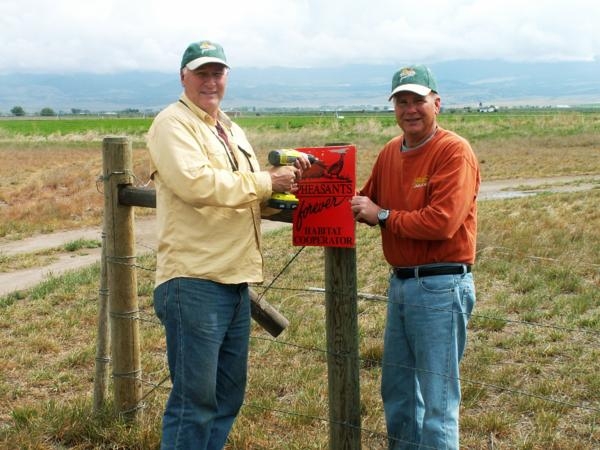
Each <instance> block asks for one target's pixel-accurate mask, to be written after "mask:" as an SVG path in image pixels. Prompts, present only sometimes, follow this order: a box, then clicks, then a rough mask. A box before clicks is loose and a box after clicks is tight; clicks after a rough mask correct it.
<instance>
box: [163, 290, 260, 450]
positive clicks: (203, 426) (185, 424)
mask: <svg viewBox="0 0 600 450" xmlns="http://www.w3.org/2000/svg"><path fill="white" fill-rule="evenodd" d="M154 309H155V311H156V315H157V316H158V318H159V319H160V321H161V322H162V324H163V325H164V327H165V332H166V338H167V357H168V361H169V372H170V375H171V382H172V384H173V388H172V389H171V393H170V395H169V398H168V400H167V405H166V408H165V412H164V416H163V424H162V442H161V449H163V450H164V449H181V450H191V449H193V450H205V449H206V450H221V449H222V448H223V447H224V446H225V442H226V441H227V436H228V434H229V431H230V430H231V427H232V425H233V422H234V420H235V418H236V416H237V414H238V412H239V410H240V408H241V406H242V403H243V401H244V393H245V390H246V377H247V366H248V339H249V335H250V298H249V296H248V285H247V284H245V283H244V284H239V285H238V284H236V285H225V284H219V283H215V282H212V281H208V280H200V279H193V278H175V279H173V280H169V281H166V282H165V283H163V284H161V285H159V286H157V287H156V289H155V290H154Z"/></svg>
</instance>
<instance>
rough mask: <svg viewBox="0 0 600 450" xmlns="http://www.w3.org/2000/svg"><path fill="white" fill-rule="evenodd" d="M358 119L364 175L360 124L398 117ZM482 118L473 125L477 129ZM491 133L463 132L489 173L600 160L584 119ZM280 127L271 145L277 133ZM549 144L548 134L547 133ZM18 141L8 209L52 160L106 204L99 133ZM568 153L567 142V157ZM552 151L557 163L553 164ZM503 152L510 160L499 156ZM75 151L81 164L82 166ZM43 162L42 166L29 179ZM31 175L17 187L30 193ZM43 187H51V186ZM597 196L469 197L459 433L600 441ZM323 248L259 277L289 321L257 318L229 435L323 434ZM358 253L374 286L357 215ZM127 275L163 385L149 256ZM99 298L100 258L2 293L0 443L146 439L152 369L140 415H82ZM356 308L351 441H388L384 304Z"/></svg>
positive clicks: (281, 444) (478, 442) (274, 250)
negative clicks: (245, 384) (22, 170)
mask: <svg viewBox="0 0 600 450" xmlns="http://www.w3.org/2000/svg"><path fill="white" fill-rule="evenodd" d="M550 123H551V124H553V125H556V122H550ZM344 126H346V125H344ZM361 126H362V128H360V129H359V131H356V135H354V137H353V139H352V142H355V143H358V142H361V144H357V146H358V148H359V169H358V172H359V174H362V175H359V178H362V179H363V180H364V179H365V178H366V173H368V169H366V168H365V167H364V166H365V165H369V164H370V163H371V161H372V159H373V157H374V155H375V154H376V152H377V150H378V147H379V143H378V142H379V141H376V140H373V141H372V142H373V143H370V144H369V143H368V142H367V141H368V140H369V136H370V135H371V134H372V133H381V134H383V133H386V134H387V133H389V134H390V135H391V134H392V133H393V132H395V130H393V129H391V128H389V127H383V128H382V127H381V125H379V124H378V123H365V124H363V125H361ZM463 126H464V127H466V125H463ZM357 127H358V125H357ZM357 129H358V128H357ZM465 129H467V128H465ZM494 129H495V128H494ZM353 130H355V128H352V130H350V131H348V130H345V131H344V130H341V131H340V130H336V131H335V133H340V134H335V133H332V135H328V134H326V133H323V132H322V131H319V130H316V131H315V130H313V131H311V133H315V134H310V140H311V142H312V140H314V141H317V140H318V141H319V142H316V143H315V144H314V145H319V144H320V143H321V142H323V143H324V142H331V141H335V140H340V139H339V138H340V135H341V134H342V133H351V132H355V131H353ZM477 130H479V128H476V127H474V128H472V129H471V131H472V132H473V133H474V132H475V131H477ZM252 133H253V131H252V130H249V135H251V140H252V141H253V142H254V144H255V147H256V148H257V150H258V152H259V154H260V155H263V156H264V158H263V160H266V151H267V150H268V149H270V148H273V147H287V146H297V145H300V144H298V143H302V144H301V145H306V142H307V141H308V140H309V138H308V137H307V136H306V135H303V134H302V132H301V131H297V132H292V133H290V131H289V130H281V131H277V130H272V131H270V132H269V133H264V132H263V133H256V135H253V134H252ZM359 135H360V137H358V136H359ZM377 139H379V140H381V139H384V138H382V137H381V136H379V137H378V138H377ZM488 139H489V140H490V141H489V142H488V140H487V139H484V138H477V140H476V142H475V143H474V147H475V149H476V151H477V153H478V155H480V158H483V156H481V155H484V156H485V159H486V160H485V162H483V165H486V167H488V168H489V167H492V168H493V170H494V172H493V173H492V174H490V176H491V177H495V174H496V172H499V173H506V174H507V176H499V177H498V178H508V177H509V176H513V177H522V178H526V177H529V176H538V175H534V174H538V173H539V174H541V175H543V176H553V175H560V174H564V173H566V172H565V171H564V168H563V167H562V166H561V165H560V164H557V162H558V161H560V160H561V158H562V160H563V165H564V164H565V162H566V161H567V160H568V161H569V167H570V170H572V171H573V172H569V173H587V174H599V173H600V161H599V160H598V154H599V153H600V152H599V151H598V150H599V149H600V145H599V139H600V138H598V137H593V136H592V137H590V136H588V135H587V134H585V136H584V139H582V140H581V141H579V140H578V139H577V138H576V137H573V136H572V137H569V138H567V139H563V138H558V137H556V136H553V135H552V134H551V133H550V134H549V136H547V139H541V138H536V139H532V140H531V142H529V141H527V142H528V143H527V145H528V147H529V148H530V149H531V150H530V151H531V152H532V153H531V155H530V156H531V157H530V158H527V159H523V158H522V151H521V150H520V149H521V148H522V146H519V145H518V144H517V141H518V139H519V137H518V136H517V137H509V138H508V139H507V141H508V142H513V141H512V140H513V139H514V144H511V145H508V146H507V147H505V148H503V149H497V146H498V141H495V137H493V136H492V137H489V138H488ZM363 140H364V143H362V142H363ZM384 140H385V139H384ZM277 142H279V143H280V144H279V145H274V144H275V143H277ZM548 142H552V143H553V144H555V145H558V146H557V147H552V148H551V147H550V146H549V145H547V143H548ZM561 144H567V147H561V146H559V145H561ZM18 147H19V148H18V150H19V152H21V151H24V153H23V155H22V156H23V157H24V158H25V157H26V158H27V160H28V161H29V165H30V166H31V172H30V173H29V174H28V175H27V177H22V178H26V180H22V178H21V177H17V176H15V175H14V174H15V173H16V172H17V170H16V169H15V167H17V166H18V165H19V164H21V163H22V161H23V159H21V158H14V159H12V160H10V159H6V158H3V161H9V160H10V161H14V164H15V166H14V167H13V168H12V170H11V169H7V168H6V166H5V165H4V164H3V165H2V167H1V168H0V171H3V172H2V173H1V174H0V189H1V190H0V195H2V197H1V198H2V199H4V200H5V202H6V203H7V205H5V206H2V207H1V208H2V209H1V210H0V211H1V212H2V214H3V216H2V224H3V225H4V223H5V217H6V216H4V212H5V211H6V209H5V208H13V207H14V209H15V210H16V209H18V208H17V205H16V203H15V204H14V205H13V200H12V198H13V197H12V194H13V193H17V194H18V193H23V194H22V195H23V197H20V198H22V199H23V200H22V201H25V200H27V199H29V201H31V202H32V204H34V202H33V200H34V199H35V198H36V194H35V191H36V189H42V190H43V189H44V187H45V186H46V183H47V184H48V186H51V185H52V183H54V184H55V185H58V186H60V185H64V184H65V182H64V181H61V182H60V183H57V180H60V177H47V178H44V177H43V176H42V175H43V174H44V173H46V172H52V171H53V170H54V168H56V170H57V171H59V172H60V171H72V172H77V173H78V174H79V177H75V178H86V179H87V180H88V184H89V185H90V186H86V185H85V183H82V184H77V183H75V182H73V183H72V184H71V183H69V186H71V189H73V191H72V192H71V196H72V201H73V202H74V203H79V204H80V205H86V204H87V205H91V204H93V203H94V202H95V201H96V200H95V198H96V197H98V205H100V206H99V207H101V204H102V195H100V194H99V193H98V192H97V191H96V187H95V179H96V177H97V175H98V174H99V173H100V161H99V153H100V149H99V147H98V148H97V149H90V148H87V147H85V146H82V148H79V149H78V148H77V147H78V146H77V145H75V146H74V147H72V148H71V147H70V146H66V145H65V144H64V143H60V142H55V143H50V144H48V143H44V144H43V145H42V146H41V147H40V146H38V145H37V144H36V145H32V144H31V143H22V144H19V145H18ZM573 149H576V150H574V153H573ZM12 150H14V147H9V146H8V145H7V146H6V147H5V148H0V153H1V154H0V157H4V156H7V158H8V156H9V155H11V154H12V153H14V151H12ZM585 152H587V153H588V154H589V155H590V157H589V158H588V159H587V161H586V160H585V159H584V158H583V155H584V153H585ZM57 154H58V155H61V158H60V161H58V164H57V166H55V165H54V164H56V163H57V161H56V158H53V156H54V155H57ZM96 154H97V155H96ZM566 154H567V155H570V156H571V155H573V154H575V155H578V156H577V157H574V158H571V157H569V158H565V155H566ZM25 155H27V156H25ZM74 155H76V156H74ZM94 155H95V156H94ZM538 155H543V158H540V157H538ZM259 157H260V156H259ZM145 158H146V156H145V153H144V152H143V150H141V149H139V150H138V151H136V169H135V170H136V173H137V174H138V176H139V178H140V179H145V177H146V175H145V174H144V172H143V170H144V167H146V165H145ZM44 159H45V160H46V161H45V162H44ZM546 160H550V161H553V162H552V163H548V164H547V163H546ZM65 161H78V162H79V164H69V163H67V162H65ZM511 164H512V165H513V170H512V171H510V170H508V167H509V166H510V165H511ZM79 165H81V166H82V167H84V169H81V171H79V169H78V166H79ZM138 171H139V172H138ZM57 173H58V172H57ZM5 176H6V177H13V178H11V181H10V182H5V180H7V179H8V178H5ZM37 178H44V180H48V181H44V182H42V183H41V184H40V185H38V184H36V183H35V180H36V179H37ZM52 179H54V181H53V182H50V180H52ZM61 183H62V184H61ZM359 184H360V181H359ZM74 186H79V188H78V189H80V190H82V191H85V193H80V192H79V191H77V190H76V188H74ZM27 189H29V190H30V194H29V197H27V195H25V194H24V192H26V191H27ZM49 189H50V188H49ZM54 189H55V191H54V192H57V189H58V190H59V188H54ZM50 192H52V191H51V190H50ZM80 194H81V195H80ZM40 197H41V196H40ZM41 198H42V200H43V201H46V202H47V201H48V200H47V198H45V200H44V198H43V197H41ZM598 204H600V190H597V189H596V190H592V191H589V192H580V193H567V194H547V195H540V196H536V197H530V198H522V199H514V200H502V201H490V202H482V203H481V204H480V219H479V220H480V232H479V245H478V262H477V266H476V273H475V277H476V284H477V289H478V303H477V305H476V310H475V316H474V317H473V319H472V321H471V324H470V342H469V344H468V348H467V353H466V356H465V360H464V362H463V373H462V377H463V400H464V401H463V407H462V412H461V429H462V431H461V433H462V444H463V445H462V448H465V449H474V450H478V449H486V448H488V449H492V448H493V449H531V450H538V449H554V450H558V449H561V450H563V449H564V450H571V449H586V450H588V449H589V450H591V449H596V448H600V431H599V429H598V422H599V420H600V397H599V394H598V393H599V392H600V370H599V369H600V363H599V362H598V361H600V350H599V347H598V345H597V342H598V335H599V334H600V295H599V292H600V289H599V288H600V271H599V270H600V259H599V256H598V255H600V231H598V226H597V224H598V223H599V219H600V217H599V213H598V208H597V205H598ZM38 207H40V206H39V205H38ZM81 207H82V206H80V208H81ZM35 208H36V207H35V206H32V207H31V209H35ZM83 211H84V214H85V215H86V216H87V215H93V214H96V217H95V219H93V220H92V221H90V222H89V223H94V222H93V221H94V220H97V221H99V220H100V217H99V215H98V213H97V212H96V213H95V212H94V211H96V210H95V209H94V208H92V209H89V210H85V208H84V209H83ZM44 214H47V213H44ZM50 217H51V215H50V216H48V215H40V216H35V215H33V214H30V215H29V216H27V217H24V218H22V219H21V222H19V223H20V224H21V225H20V227H21V230H22V231H13V232H10V233H6V235H7V236H9V237H13V238H14V237H17V236H18V235H19V234H20V233H22V234H27V233H31V232H35V231H40V228H41V227H43V226H44V225H45V224H44V222H43V221H44V220H46V219H49V218H50ZM85 220H88V219H87V218H86V219H85ZM59 223H60V225H55V226H56V227H57V228H58V227H64V228H67V227H71V226H78V225H77V223H78V222H76V221H71V220H70V219H67V220H63V221H61V222H59ZM96 223H98V222H96ZM13 228H14V229H15V230H16V229H17V227H13ZM13 228H11V229H13ZM290 242H291V237H290V231H289V229H282V230H278V231H275V232H273V233H272V234H270V235H269V236H267V237H266V239H265V249H264V251H265V256H266V258H265V259H266V262H267V264H266V268H265V269H266V278H267V280H270V279H271V278H272V277H274V276H275V275H276V274H277V273H278V272H279V271H280V270H281V268H282V267H283V266H284V265H285V264H286V263H287V262H288V261H290V260H291V259H292V258H293V256H294V254H295V252H296V251H297V250H298V249H297V248H294V247H292V246H291V245H290ZM322 259H323V251H322V250H321V249H319V248H306V249H304V250H303V251H302V253H301V254H300V255H299V256H298V258H297V259H296V261H295V262H294V263H292V265H291V266H290V267H289V268H288V269H287V271H286V272H284V274H283V275H282V277H281V278H280V279H279V280H278V281H277V283H275V285H274V286H275V288H274V289H272V290H270V291H269V292H268V293H267V300H268V301H269V302H270V303H271V304H273V305H274V306H275V307H276V308H278V309H279V310H280V311H281V312H282V313H283V314H284V315H285V316H286V317H287V318H288V319H289V320H290V325H289V327H288V328H287V329H286V330H285V332H284V333H283V334H282V335H281V336H280V337H279V338H278V339H277V340H273V339H271V338H270V336H269V335H268V334H267V333H266V332H265V331H263V330H262V329H260V328H258V326H257V325H256V324H254V328H253V331H252V341H251V362H250V371H249V388H248V394H247V398H246V403H245V406H244V408H243V410H242V414H241V415H240V417H239V419H238V421H237V422H236V424H235V427H234V429H233V432H232V435H231V442H230V445H229V446H228V448H229V449H232V450H233V449H236V450H237V449H252V450H254V449H265V450H266V449H269V450H270V449H275V450H284V449H285V450H287V449H299V450H300V449H325V448H327V447H328V423H327V420H326V419H327V417H328V400H327V369H326V358H325V355H324V353H323V349H325V347H326V345H325V344H326V343H325V330H324V318H325V309H324V304H323V296H322V294H319V293H315V292H309V291H306V288H309V287H323V284H324V282H323V262H322ZM357 262H358V286H359V291H360V292H362V293H371V294H377V295H384V294H385V289H386V286H387V268H386V265H385V263H384V261H383V258H382V254H381V250H380V242H379V234H378V230H377V229H375V228H368V227H363V226H361V227H359V228H358V246H357ZM138 263H139V265H141V266H143V267H148V268H150V269H151V268H152V267H153V264H154V258H153V256H152V255H149V256H145V257H143V258H141V259H140V260H139V261H138ZM138 278H139V280H138V281H139V289H138V291H139V301H140V307H141V310H142V319H143V320H142V321H141V322H140V329H141V342H142V367H143V377H144V380H146V381H149V382H152V383H160V382H161V381H163V380H164V378H165V376H166V375H167V372H166V367H165V360H164V337H163V333H162V330H161V328H160V326H158V325H157V324H156V323H155V319H154V313H153V310H152V303H151V293H152V284H153V282H152V281H153V280H152V279H153V272H152V271H151V270H140V271H138ZM97 297H98V267H97V266H93V267H90V268H87V269H85V270H81V271H77V272H73V273H70V274H68V275H66V276H64V277H60V278H52V279H50V280H49V281H47V282H45V283H43V284H41V285H39V286H37V287H36V288H34V289H32V290H31V291H29V292H26V293H22V294H19V295H15V296H10V297H6V298H4V299H0V311H1V314H0V344H1V345H0V364H1V365H2V370H0V447H2V448H23V449H59V448H72V449H92V448H131V449H140V450H141V449H148V448H155V447H156V445H157V443H158V441H159V430H160V426H159V424H160V415H161V413H162V409H163V403H164V400H165V398H166V395H167V392H168V391H167V389H166V387H165V386H164V385H163V387H160V388H158V389H157V390H156V391H152V388H151V386H150V385H145V388H144V389H145V393H147V394H148V396H147V397H146V398H145V400H144V403H145V409H144V414H143V417H142V418H141V420H140V422H139V423H138V424H137V426H135V427H131V426H127V425H126V424H124V423H121V422H120V421H119V420H117V419H115V418H114V417H113V416H112V414H111V410H110V405H108V408H107V411H105V412H104V413H103V414H101V415H99V416H97V417H94V416H93V415H92V413H91V392H92V386H93V379H92V377H93V367H94V356H95V347H94V346H95V327H96V324H95V316H96V304H97ZM358 311H359V318H358V319H359V333H360V336H359V339H360V356H361V370H360V377H361V411H362V426H363V428H364V431H363V432H362V447H363V448H368V449H383V448H385V437H384V435H385V426H384V423H383V413H382V408H381V401H380V397H379V375H380V364H379V362H378V361H379V360H380V357H381V344H382V331H383V326H384V315H385V314H384V312H385V302H384V301H377V300H366V299H361V300H359V304H358ZM167 386H168V383H167Z"/></svg>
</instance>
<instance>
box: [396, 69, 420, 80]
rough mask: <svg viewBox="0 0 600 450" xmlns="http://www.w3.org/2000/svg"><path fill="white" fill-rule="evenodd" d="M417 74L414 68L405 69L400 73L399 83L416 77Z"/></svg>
mask: <svg viewBox="0 0 600 450" xmlns="http://www.w3.org/2000/svg"><path fill="white" fill-rule="evenodd" d="M416 74H417V72H415V70H414V69H413V68H412V67H405V68H404V69H402V70H401V71H400V76H399V79H398V82H402V81H403V80H404V79H405V78H410V77H414V76H415V75H416Z"/></svg>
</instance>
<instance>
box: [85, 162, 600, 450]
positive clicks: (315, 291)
mask: <svg viewBox="0 0 600 450" xmlns="http://www.w3.org/2000/svg"><path fill="white" fill-rule="evenodd" d="M122 175H123V172H117V173H111V174H108V175H107V174H105V175H104V177H105V178H106V177H107V176H108V177H109V178H110V177H112V176H122ZM129 181H131V180H129ZM125 184H127V183H125ZM142 203H143V202H142ZM142 206H149V207H152V205H151V204H144V205H142ZM147 250H148V252H146V255H150V259H153V256H154V250H153V249H151V248H147ZM301 251H302V247H301V248H299V250H298V251H297V252H296V254H295V255H294V256H293V257H292V258H290V259H289V261H287V263H286V265H285V266H284V267H283V268H282V269H281V270H280V271H279V273H278V274H277V275H276V276H275V277H274V278H273V279H272V280H271V281H270V282H269V283H268V284H267V285H266V286H262V287H259V286H256V287H255V288H256V289H261V290H260V292H259V296H260V297H261V298H262V297H263V296H265V295H266V294H267V292H268V291H269V290H272V291H279V292H284V293H293V294H294V295H300V294H305V295H306V296H310V297H314V296H319V295H325V294H327V289H326V288H323V287H306V286H295V282H294V277H293V275H291V274H292V273H293V272H294V270H293V269H294V268H295V266H302V264H303V261H302V258H301V256H300V252H301ZM487 251H488V252H490V251H496V252H497V253H498V254H503V253H504V254H511V255H512V256H513V257H514V256H515V253H516V252H513V251H511V249H507V248H504V247H497V248H491V247H488V248H487ZM516 256H517V257H519V258H522V259H529V260H534V261H543V262H546V263H556V264H561V261H560V260H558V259H553V258H544V257H538V256H534V255H523V254H520V255H516ZM105 258H106V264H110V265H113V266H114V267H122V268H126V270H131V271H135V270H140V271H143V272H145V273H147V274H151V275H152V274H153V273H154V271H155V268H154V267H153V266H152V265H151V264H149V265H147V266H146V265H141V264H138V263H137V261H138V259H142V258H143V256H142V255H134V254H131V255H126V256H110V255H109V256H105ZM132 261H133V262H132ZM590 266H591V267H592V268H593V269H594V270H595V269H598V268H599V267H600V265H595V264H591V265H590ZM287 269H289V270H287ZM134 278H135V277H134ZM278 280H279V281H280V282H282V281H285V283H281V284H287V285H289V286H291V287H281V286H279V283H278ZM100 294H101V297H105V296H107V289H106V287H105V286H102V285H101V288H100ZM357 298H358V301H359V302H361V303H370V304H372V305H375V306H376V307H381V310H377V311H376V312H373V314H375V315H379V316H381V315H385V308H386V307H387V303H388V298H387V296H386V295H384V294H373V293H360V292H359V293H358V295H357ZM313 306H314V307H320V305H313ZM421 307H422V308H430V307H427V306H421ZM448 313H449V314H457V312H456V311H450V310H448ZM110 316H111V318H112V319H117V320H127V321H129V322H131V323H136V324H137V326H144V327H145V326H148V327H160V326H161V324H160V322H159V321H158V319H157V318H156V317H155V316H154V314H153V312H152V311H145V310H143V308H142V309H140V308H136V310H135V311H127V312H126V313H114V312H111V313H110ZM473 321H475V322H477V321H480V322H482V323H491V324H493V327H492V328H498V329H501V328H503V327H505V326H511V325H512V326H516V327H525V328H527V329H545V330H550V331H556V332H561V333H568V334H570V335H583V336H587V337H589V342H588V344H589V345H590V346H592V347H595V348H598V347H599V345H598V342H599V341H598V337H600V332H598V331H595V330H593V329H589V328H577V327H565V326H561V325H558V324H554V323H540V322H533V321H526V320H517V319H511V318H508V317H502V316H499V315H489V314H483V313H478V312H477V311H475V312H473V313H472V314H471V322H473ZM381 332H383V330H381ZM251 341H252V342H254V343H255V344H259V343H264V344H265V345H266V346H267V347H268V348H267V350H266V351H267V352H274V353H276V352H277V350H273V349H277V348H280V349H281V348H285V349H287V350H290V351H298V352H303V353H305V354H307V355H313V357H310V356H309V359H310V361H311V364H315V365H317V364H319V363H321V364H323V363H324V362H323V358H325V357H327V356H328V355H329V356H332V352H331V350H328V349H327V348H322V347H319V346H309V345H306V344H303V343H298V342H293V341H291V340H287V339H282V338H278V337H271V338H268V337H263V336H260V335H259V333H257V332H253V333H252V334H251ZM359 345H360V344H359ZM252 349H253V346H251V352H252ZM363 353H365V352H363ZM333 356H335V357H336V358H342V359H344V358H357V361H356V362H357V363H358V364H359V367H360V368H361V369H360V370H361V372H363V371H365V370H366V371H368V370H370V369H372V368H374V367H376V368H377V367H379V368H380V367H382V364H383V363H382V360H381V359H380V358H378V357H377V358H375V357H368V356H356V355H354V356H353V355H348V354H346V353H335V354H333ZM251 357H252V355H251ZM97 361H100V362H103V363H105V364H111V363H113V361H112V360H111V359H110V358H106V357H103V356H102V355H97ZM393 367H398V368H407V367H405V366H401V365H393ZM409 368H410V369H412V370H414V371H420V370H422V369H418V368H414V367H409ZM144 373H145V372H144V370H143V368H141V367H140V368H138V369H134V370H130V371H129V372H123V371H121V372H119V371H115V370H114V369H113V374H112V379H113V383H114V382H115V380H117V379H128V380H134V381H135V384H136V385H138V386H139V388H140V389H141V390H143V392H142V394H140V395H139V396H138V399H137V400H136V403H135V404H134V405H129V406H128V407H127V408H125V409H122V410H121V413H124V414H129V413H135V412H136V411H139V410H142V409H143V408H144V407H145V402H146V400H148V399H149V398H150V397H152V396H156V395H164V394H165V392H168V390H169V389H170V387H171V386H170V380H169V375H168V369H167V367H166V363H165V364H164V366H163V368H162V369H160V370H157V371H156V370H155V371H153V372H152V375H153V376H154V377H155V378H156V379H151V378H149V377H148V378H146V377H144V375H143V374H144ZM427 373H429V374H433V375H437V376H440V377H446V378H448V376H447V375H445V374H438V373H432V372H427ZM459 380H460V382H461V383H462V384H463V386H464V385H470V386H473V387H476V388H480V389H489V390H492V391H497V392H500V393H506V394H508V395H510V396H516V397H523V398H529V399H534V400H537V401H541V402H544V403H548V404H552V405H556V406H558V407H561V408H569V409H576V410H579V411H582V412H588V413H591V414H595V415H597V414H600V407H599V406H598V404H597V402H594V400H595V399H594V398H592V399H590V401H588V402H585V403H583V402H577V401H572V400H569V399H564V398H561V397H559V396H553V395H547V394H544V393H538V392H535V391H528V390H525V389H517V388H513V387H510V386H507V385H506V384H504V383H492V382H487V381H483V380H479V379H473V378H469V377H466V376H461V377H460V378H459ZM298 388H301V387H298ZM252 389H253V386H252V383H249V386H248V391H249V393H251V392H252ZM249 397H251V395H250V396H249ZM243 408H249V409H252V410H257V411H263V412H265V413H268V414H276V415H279V416H282V417H288V418H302V419H304V420H307V421H316V422H323V423H326V424H330V425H331V418H330V417H324V416H323V415H317V414H314V413H312V412H310V411H308V412H307V411H300V410H293V409H287V408H284V407H271V406H263V405H261V404H260V403H259V402H256V401H248V400H247V401H246V402H245V403H244V406H243ZM242 413H243V410H242ZM380 413H381V416H383V411H380ZM336 425H339V426H341V427H346V428H356V429H358V430H359V431H360V432H362V434H363V439H365V438H364V436H368V439H370V442H377V443H378V445H380V446H381V448H385V446H386V445H387V442H388V440H389V439H390V438H389V437H388V436H387V434H386V432H385V427H384V426H383V425H380V427H379V428H377V429H371V428H369V427H363V426H362V425H361V424H360V423H359V424H358V425H357V424H352V423H338V424H336ZM359 436H360V435H359ZM482 438H483V436H482ZM590 439H592V440H594V441H593V442H596V443H598V441H597V440H596V439H598V437H597V436H596V437H593V436H592V437H591V438H590ZM392 440H393V439H392ZM357 445H358V447H357V448H360V442H359V443H357ZM369 448H371V447H369Z"/></svg>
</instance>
